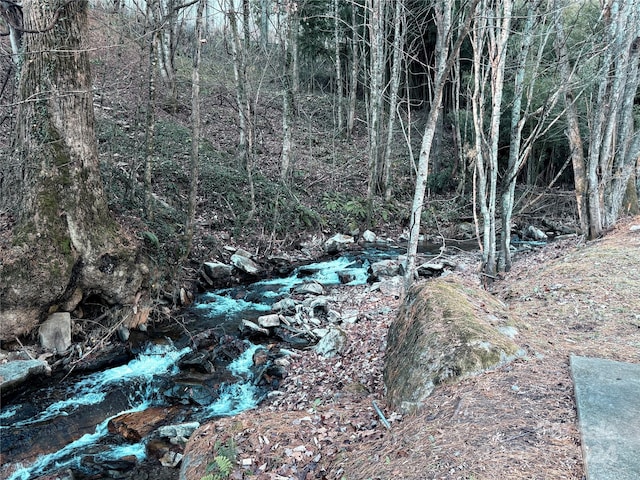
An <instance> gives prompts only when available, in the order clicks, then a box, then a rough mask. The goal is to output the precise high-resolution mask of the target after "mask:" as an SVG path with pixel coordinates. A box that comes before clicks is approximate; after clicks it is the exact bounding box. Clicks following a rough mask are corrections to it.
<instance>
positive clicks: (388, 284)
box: [377, 276, 404, 297]
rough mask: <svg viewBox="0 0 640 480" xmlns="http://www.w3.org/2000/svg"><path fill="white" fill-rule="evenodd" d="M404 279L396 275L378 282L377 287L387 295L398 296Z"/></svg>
mask: <svg viewBox="0 0 640 480" xmlns="http://www.w3.org/2000/svg"><path fill="white" fill-rule="evenodd" d="M403 283H404V279H403V278H402V277H401V276H396V277H392V278H389V279H387V280H384V281H382V282H380V283H378V285H377V287H378V289H379V290H380V291H381V292H382V293H384V294H385V295H387V296H389V297H400V294H401V293H402V288H403Z"/></svg>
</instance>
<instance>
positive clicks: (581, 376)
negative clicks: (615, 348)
mask: <svg viewBox="0 0 640 480" xmlns="http://www.w3.org/2000/svg"><path fill="white" fill-rule="evenodd" d="M571 373H572V375H573V382H574V384H575V395H576V404H577V407H578V422H579V425H580V433H581V435H582V450H583V454H584V458H585V470H586V475H587V479H588V480H636V479H637V478H638V477H639V475H640V455H638V452H640V435H639V434H638V432H640V415H639V414H638V412H640V364H632V363H623V362H616V361H613V360H604V359H599V358H586V357H578V356H571Z"/></svg>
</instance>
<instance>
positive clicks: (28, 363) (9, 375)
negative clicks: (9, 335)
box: [0, 360, 51, 394]
mask: <svg viewBox="0 0 640 480" xmlns="http://www.w3.org/2000/svg"><path fill="white" fill-rule="evenodd" d="M50 373H51V369H50V368H49V364H48V363H47V362H45V361H43V360H14V361H11V362H8V363H5V364H2V365H0V391H1V392H2V393H3V394H5V393H8V392H9V391H11V390H14V389H15V388H17V387H19V386H20V385H22V384H23V383H24V382H26V381H27V380H28V379H29V378H32V377H33V376H35V375H44V374H50Z"/></svg>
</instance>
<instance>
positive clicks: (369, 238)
mask: <svg viewBox="0 0 640 480" xmlns="http://www.w3.org/2000/svg"><path fill="white" fill-rule="evenodd" d="M376 238H377V237H376V234H375V233H373V232H372V231H371V230H365V231H364V232H363V233H362V239H363V240H364V241H365V242H367V243H373V242H375V241H376Z"/></svg>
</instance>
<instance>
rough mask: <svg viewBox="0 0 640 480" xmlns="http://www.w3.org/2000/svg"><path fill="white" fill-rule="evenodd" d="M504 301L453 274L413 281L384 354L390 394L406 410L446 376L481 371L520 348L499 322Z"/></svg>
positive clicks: (417, 404) (420, 402) (419, 402)
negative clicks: (457, 280)
mask: <svg viewBox="0 0 640 480" xmlns="http://www.w3.org/2000/svg"><path fill="white" fill-rule="evenodd" d="M501 318H503V319H504V318H506V314H505V311H504V307H503V306H502V304H501V303H500V302H498V301H497V300H496V299H494V298H493V297H492V296H491V295H489V294H488V293H487V292H485V291H483V290H480V289H476V288H471V287H466V286H464V285H461V284H460V283H457V282H456V281H455V280H450V279H437V280H433V281H428V282H423V283H419V284H416V285H414V286H413V287H412V288H411V289H410V290H409V292H408V293H407V295H406V297H405V299H404V302H403V305H402V306H401V309H400V312H399V313H398V317H397V318H396V320H394V322H393V323H392V324H391V326H390V328H389V333H388V337H387V350H386V353H385V360H384V382H385V385H386V388H387V400H388V402H389V403H390V404H391V405H392V406H393V408H395V409H398V410H400V411H402V412H404V413H409V412H413V411H416V410H418V409H420V408H421V407H422V405H424V403H425V401H426V399H427V397H429V395H431V393H432V392H433V390H434V389H435V388H436V387H437V386H438V385H439V384H442V383H444V382H451V381H455V380H458V379H461V378H464V377H469V376H472V375H477V374H479V373H481V372H483V371H485V370H488V369H492V368H495V367H497V366H499V365H501V364H504V363H507V362H509V361H511V360H512V359H514V358H516V357H517V356H519V355H521V354H522V351H521V350H520V348H519V347H518V345H516V344H515V343H514V342H513V341H512V340H511V339H509V338H508V337H507V336H506V335H503V334H502V333H500V331H499V330H498V329H497V328H496V327H499V326H501V324H502V326H504V324H505V323H506V321H505V320H501Z"/></svg>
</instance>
